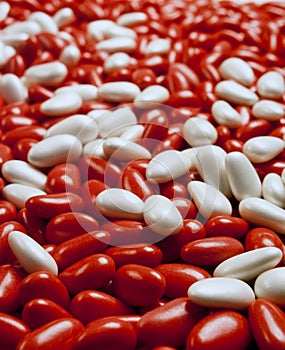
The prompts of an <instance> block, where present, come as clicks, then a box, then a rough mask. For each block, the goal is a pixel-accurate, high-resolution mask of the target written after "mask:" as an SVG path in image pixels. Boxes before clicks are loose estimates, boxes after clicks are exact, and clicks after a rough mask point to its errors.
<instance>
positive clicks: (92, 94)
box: [54, 84, 98, 101]
mask: <svg viewBox="0 0 285 350" xmlns="http://www.w3.org/2000/svg"><path fill="white" fill-rule="evenodd" d="M70 92H75V93H76V94H78V95H79V96H80V97H81V98H82V101H93V100H96V98H97V93H98V88H97V87H96V86H94V85H91V84H74V85H69V86H63V87H60V88H58V89H56V90H55V92H54V93H55V94H56V95H58V94H61V93H70Z"/></svg>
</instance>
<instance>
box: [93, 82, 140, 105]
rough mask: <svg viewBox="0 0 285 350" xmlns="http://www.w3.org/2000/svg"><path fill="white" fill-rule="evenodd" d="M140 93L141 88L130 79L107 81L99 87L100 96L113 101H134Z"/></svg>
mask: <svg viewBox="0 0 285 350" xmlns="http://www.w3.org/2000/svg"><path fill="white" fill-rule="evenodd" d="M139 93H140V88H139V87H138V86H137V85H136V84H134V83H130V82H128V81H114V82H110V83H105V84H102V85H100V86H99V88H98V97H99V98H100V99H102V100H104V101H111V102H133V100H134V99H135V98H136V96H137V95H138V94H139Z"/></svg>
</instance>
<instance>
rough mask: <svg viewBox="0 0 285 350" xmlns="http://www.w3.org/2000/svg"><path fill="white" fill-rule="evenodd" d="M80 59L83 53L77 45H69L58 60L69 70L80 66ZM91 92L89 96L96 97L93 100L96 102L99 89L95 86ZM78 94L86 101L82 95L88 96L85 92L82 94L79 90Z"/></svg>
mask: <svg viewBox="0 0 285 350" xmlns="http://www.w3.org/2000/svg"><path fill="white" fill-rule="evenodd" d="M80 58H81V51H80V50H79V48H78V47H77V46H76V45H67V46H65V47H64V48H63V49H62V51H61V53H60V55H59V57H58V60H59V61H60V62H62V63H63V64H65V65H66V66H67V67H68V68H69V69H71V68H74V67H75V66H76V65H77V64H78V62H79V60H80ZM90 90H91V91H90V93H89V94H88V95H87V96H88V97H89V96H90V95H91V96H94V98H92V99H91V100H95V98H96V97H97V88H96V87H95V86H93V87H92V89H90ZM76 92H77V93H78V94H79V95H80V96H81V98H82V100H84V99H83V97H82V95H86V94H85V92H83V93H82V94H81V93H80V92H79V91H78V90H77V91H76ZM88 100H89V99H87V101H88Z"/></svg>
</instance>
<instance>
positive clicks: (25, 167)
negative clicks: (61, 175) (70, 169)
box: [2, 159, 47, 190]
mask: <svg viewBox="0 0 285 350" xmlns="http://www.w3.org/2000/svg"><path fill="white" fill-rule="evenodd" d="M2 175H3V177H4V178H5V180H7V181H8V182H12V183H15V182H16V183H19V184H22V185H27V186H31V187H36V188H39V189H40V190H44V189H45V185H46V181H47V176H46V175H45V174H44V173H42V172H41V171H39V170H38V169H36V168H34V167H33V166H31V165H30V164H29V163H27V162H24V161H22V160H17V159H12V160H8V161H7V162H5V163H4V164H3V166H2Z"/></svg>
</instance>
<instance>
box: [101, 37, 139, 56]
mask: <svg viewBox="0 0 285 350" xmlns="http://www.w3.org/2000/svg"><path fill="white" fill-rule="evenodd" d="M136 47H137V43H136V41H135V40H134V39H133V38H130V37H129V36H118V37H114V38H111V39H106V40H103V41H100V42H99V43H98V44H97V45H96V49H97V50H102V51H108V52H111V53H114V52H118V51H122V52H132V51H133V50H134V49H135V48H136Z"/></svg>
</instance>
